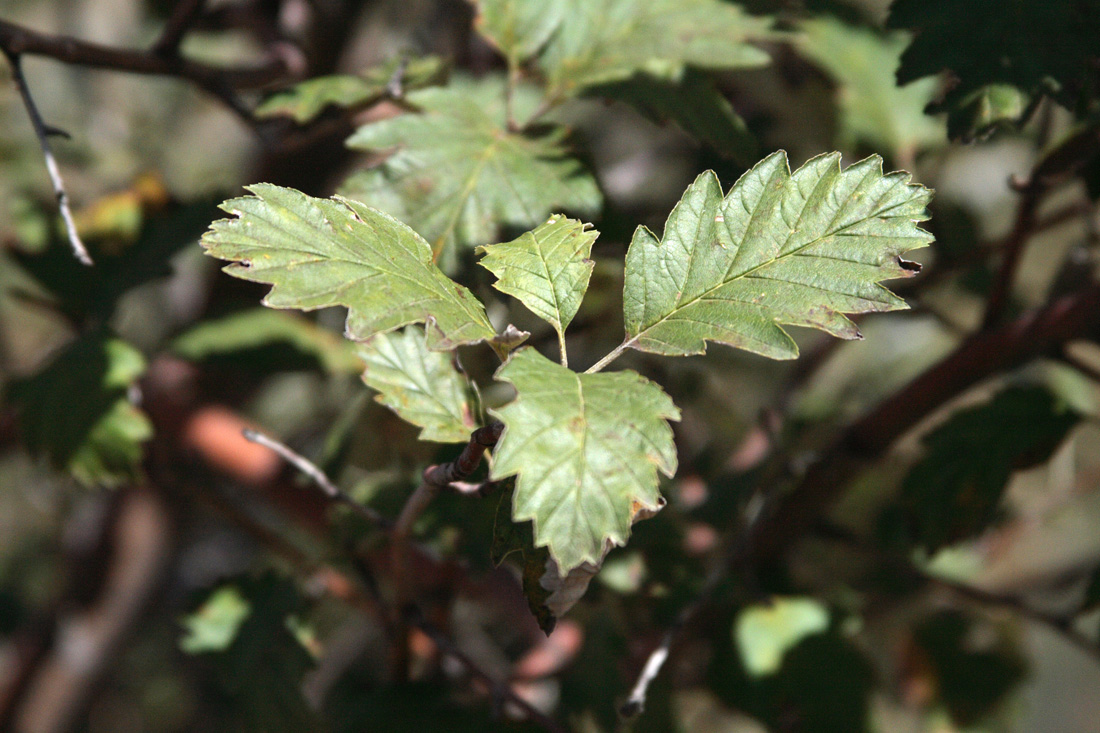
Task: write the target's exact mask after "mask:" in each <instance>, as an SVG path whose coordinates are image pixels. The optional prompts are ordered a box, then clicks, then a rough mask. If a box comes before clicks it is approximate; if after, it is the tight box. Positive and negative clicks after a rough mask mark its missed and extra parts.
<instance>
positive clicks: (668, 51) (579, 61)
mask: <svg viewBox="0 0 1100 733" xmlns="http://www.w3.org/2000/svg"><path fill="white" fill-rule="evenodd" d="M527 2H528V3H533V4H536V5H542V4H543V3H542V2H541V0H527ZM552 4H553V5H554V6H555V7H556V8H560V9H561V22H560V24H559V26H558V29H557V32H556V33H554V35H553V36H552V37H551V38H550V40H549V42H548V43H547V44H546V45H545V47H544V48H543V51H542V54H541V55H540V57H539V66H540V67H541V69H542V70H543V73H544V74H545V75H546V78H547V84H548V94H549V96H550V97H551V98H560V97H562V96H567V95H570V94H576V93H577V92H579V91H580V90H582V89H584V88H586V87H590V86H593V85H596V84H605V83H608V82H614V81H622V80H625V79H629V78H630V77H631V76H633V75H634V74H635V73H636V72H639V71H644V72H647V73H650V74H652V75H655V76H660V77H664V78H675V77H678V76H680V75H681V74H682V73H683V71H684V69H685V68H686V67H689V66H690V67H696V68H700V69H735V68H745V67H755V66H764V65H766V64H767V63H768V61H769V58H768V55H767V54H766V53H764V52H763V51H761V50H760V49H758V48H756V47H755V46H752V45H749V42H750V41H753V40H767V39H769V38H771V37H774V35H775V34H774V33H772V31H771V30H770V27H771V20H770V19H767V18H757V17H753V16H750V15H748V14H747V13H746V12H745V11H744V10H742V9H741V8H740V7H739V6H737V5H733V4H731V3H727V2H721V1H720V0H606V1H605V2H598V3H594V2H590V0H555V2H553V3H552Z"/></svg>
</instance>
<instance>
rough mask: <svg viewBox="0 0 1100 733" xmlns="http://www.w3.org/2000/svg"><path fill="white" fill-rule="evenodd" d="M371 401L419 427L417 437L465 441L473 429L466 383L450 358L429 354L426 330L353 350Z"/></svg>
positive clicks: (472, 408)
mask: <svg viewBox="0 0 1100 733" xmlns="http://www.w3.org/2000/svg"><path fill="white" fill-rule="evenodd" d="M357 353H358V355H359V358H360V359H362V360H363V363H364V365H365V366H366V369H365V370H364V371H363V382H365V383H366V384H367V386H369V387H370V388H371V389H374V390H376V391H377V392H378V394H377V395H376V396H375V400H376V401H377V402H380V403H381V404H383V405H385V406H386V407H388V408H390V409H391V410H393V411H394V412H396V413H397V414H398V415H399V416H400V417H401V418H402V419H403V420H405V421H406V422H410V423H412V424H413V425H416V426H418V427H420V428H422V429H421V431H420V439H421V440H430V441H433V442H436V443H465V442H466V441H468V440H469V439H470V433H471V431H473V430H474V429H475V428H476V427H477V420H476V419H475V405H474V401H473V398H472V394H471V389H470V383H469V380H467V379H466V377H465V375H463V374H462V373H461V372H459V371H458V369H456V368H455V366H454V364H453V363H452V361H451V358H450V356H449V355H447V354H444V353H440V352H438V351H429V350H428V347H427V342H426V338H425V333H424V330H423V329H421V328H419V327H417V326H409V327H407V328H405V329H404V331H402V332H400V333H398V332H391V333H384V334H379V335H377V336H375V337H374V338H372V339H371V340H370V341H367V342H366V343H363V344H361V345H360V346H359V349H358V350H357Z"/></svg>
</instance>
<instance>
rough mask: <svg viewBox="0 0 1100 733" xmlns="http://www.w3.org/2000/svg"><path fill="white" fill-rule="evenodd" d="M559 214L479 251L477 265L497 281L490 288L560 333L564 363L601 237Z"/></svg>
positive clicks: (594, 231)
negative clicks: (568, 336)
mask: <svg viewBox="0 0 1100 733" xmlns="http://www.w3.org/2000/svg"><path fill="white" fill-rule="evenodd" d="M591 226H592V225H591V224H585V223H583V222H580V221H577V220H575V219H566V218H565V217H563V216H560V215H557V216H552V217H550V219H549V220H547V221H546V223H544V224H542V225H540V226H539V227H538V228H536V229H535V230H534V231H530V232H526V233H525V234H522V235H520V237H519V238H518V239H513V240H512V241H511V242H504V243H502V244H490V245H487V246H484V247H478V248H477V252H478V253H480V254H484V255H485V256H484V257H483V258H482V260H481V265H482V266H483V267H484V268H485V269H487V270H489V271H490V272H491V273H493V274H494V275H496V276H497V282H496V283H494V287H496V289H497V290H499V291H501V292H502V293H508V294H509V295H511V296H514V297H516V298H518V299H519V300H520V302H521V303H523V304H524V305H525V306H527V307H528V308H529V309H530V310H531V312H532V313H534V314H535V315H537V316H538V317H539V318H542V319H543V320H544V321H546V322H547V323H549V324H550V325H551V326H553V327H554V330H555V331H557V332H558V341H559V343H560V344H561V349H562V360H563V363H566V364H567V362H566V361H565V329H567V328H568V327H569V324H570V322H571V321H572V320H573V316H575V315H577V309H578V308H580V305H581V299H583V298H584V293H585V291H586V290H588V280H589V278H591V277H592V268H593V267H594V266H595V263H594V262H592V260H591V259H589V256H590V255H591V254H592V245H593V244H594V243H595V241H596V237H598V236H600V233H599V232H597V231H596V230H594V229H591Z"/></svg>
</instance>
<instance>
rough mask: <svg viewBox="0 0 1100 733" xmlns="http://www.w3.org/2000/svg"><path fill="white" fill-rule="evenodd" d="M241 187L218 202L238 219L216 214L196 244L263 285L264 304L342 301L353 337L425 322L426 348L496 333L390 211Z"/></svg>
mask: <svg viewBox="0 0 1100 733" xmlns="http://www.w3.org/2000/svg"><path fill="white" fill-rule="evenodd" d="M248 190H249V191H251V192H252V193H254V194H255V195H254V196H247V197H244V198H238V199H233V200H230V201H226V202H225V203H224V204H222V208H223V209H224V210H225V211H228V212H230V213H232V214H233V215H234V216H235V217H236V218H234V219H222V220H219V221H216V222H214V223H213V224H212V225H211V226H210V231H208V232H207V233H206V234H205V235H203V238H202V240H201V244H202V246H203V247H204V248H205V249H206V252H207V254H209V255H211V256H213V257H217V258H219V259H223V260H228V261H230V262H232V263H233V264H230V265H229V266H227V267H226V268H224V270H225V272H227V273H229V274H230V275H233V276H234V277H239V278H241V279H243V280H251V281H253V282H261V283H268V284H270V285H271V286H272V288H271V292H270V293H268V295H267V297H266V298H265V299H264V304H265V305H267V306H269V307H272V308H297V309H300V310H313V309H316V308H326V307H329V306H338V305H342V306H346V307H347V308H348V318H347V324H346V336H347V337H348V338H350V339H352V340H353V341H365V340H367V339H369V338H371V337H372V336H375V335H377V334H380V333H385V332H386V331H392V330H393V329H395V328H400V327H401V326H406V325H408V324H410V323H425V324H427V329H426V330H427V334H428V335H427V344H428V348H429V349H433V350H439V349H451V348H454V347H456V346H458V345H460V344H472V343H477V342H478V341H483V340H491V339H492V338H493V337H494V331H493V327H492V326H491V325H490V324H489V320H488V318H487V317H486V315H485V308H484V307H483V306H482V304H481V303H480V302H479V301H478V300H477V298H475V297H474V296H473V295H472V294H471V293H470V291H469V290H467V289H466V288H464V287H462V286H461V285H458V284H457V283H455V282H454V281H452V280H451V279H450V278H448V277H447V276H446V275H444V274H443V273H442V272H441V271H440V270H439V268H437V267H436V266H435V264H434V263H433V262H432V253H431V248H430V247H429V246H428V243H427V242H425V241H424V240H423V239H422V238H421V237H420V235H418V234H417V233H416V232H414V231H413V230H412V229H410V228H409V227H407V226H405V225H404V224H402V223H401V222H399V221H397V220H396V219H394V218H393V217H391V216H389V215H387V214H384V213H382V212H380V211H376V210H374V209H371V208H370V207H368V206H364V205H363V204H360V203H358V202H355V201H348V200H347V199H342V198H340V197H335V198H332V199H317V198H313V197H311V196H307V195H305V194H304V193H301V192H299V191H295V190H293V189H289V188H280V187H279V186H272V185H270V184H266V183H261V184H256V185H254V186H250V187H248Z"/></svg>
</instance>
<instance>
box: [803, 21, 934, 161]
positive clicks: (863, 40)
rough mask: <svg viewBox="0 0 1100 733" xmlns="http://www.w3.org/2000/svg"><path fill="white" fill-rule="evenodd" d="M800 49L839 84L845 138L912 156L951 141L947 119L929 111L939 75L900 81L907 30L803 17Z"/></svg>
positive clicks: (846, 144)
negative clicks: (885, 30) (898, 73)
mask: <svg viewBox="0 0 1100 733" xmlns="http://www.w3.org/2000/svg"><path fill="white" fill-rule="evenodd" d="M801 28H802V30H803V33H802V34H800V35H799V36H798V44H797V45H798V49H799V51H800V52H801V53H802V55H803V56H805V57H806V58H808V59H810V60H811V61H813V62H814V63H816V64H817V65H818V66H820V67H821V68H822V69H824V70H825V72H826V73H828V75H829V76H831V77H832V78H833V80H834V81H835V82H836V84H837V87H838V89H837V92H838V105H839V108H840V120H839V121H840V133H841V140H840V144H841V145H842V146H844V147H847V148H849V149H850V148H852V147H854V146H855V145H857V144H865V145H869V146H871V147H872V148H877V149H881V150H884V151H891V152H892V153H893V154H894V155H900V156H903V157H910V158H911V157H912V156H913V154H914V153H916V152H917V151H918V150H920V149H922V148H925V147H929V146H932V145H937V144H942V143H943V142H944V141H945V136H944V126H943V123H942V122H940V121H938V120H934V119H932V118H930V117H928V116H927V115H926V114H924V108H925V107H926V106H927V105H928V103H929V102H931V101H932V98H933V97H934V96H935V94H936V89H937V86H938V85H937V83H936V80H935V79H924V80H922V81H919V82H916V83H913V84H908V85H906V86H904V87H899V86H898V82H897V79H896V78H895V76H894V71H895V69H897V67H898V63H899V61H900V58H901V52H902V51H903V50H904V49H905V47H906V45H908V38H907V34H905V33H891V34H883V33H880V32H878V31H875V30H873V29H871V28H867V27H857V26H851V25H847V24H845V23H842V22H841V21H839V20H836V19H835V18H832V17H829V16H822V17H820V18H815V19H812V20H806V21H803V22H802V23H801Z"/></svg>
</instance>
